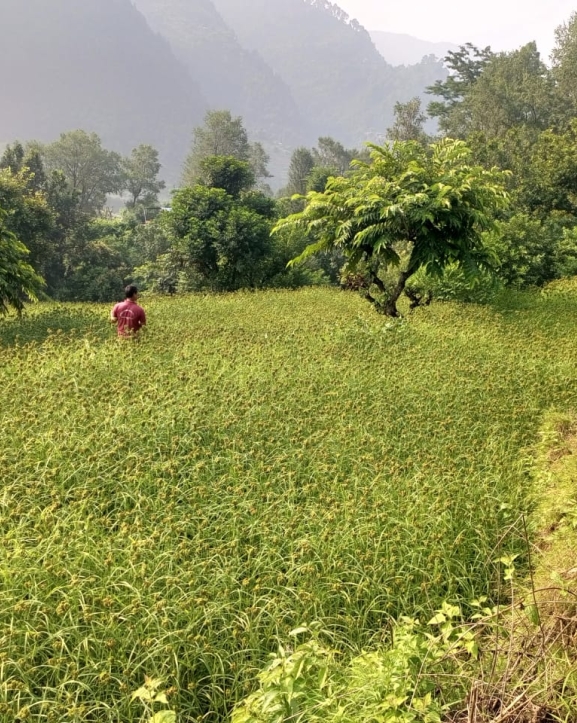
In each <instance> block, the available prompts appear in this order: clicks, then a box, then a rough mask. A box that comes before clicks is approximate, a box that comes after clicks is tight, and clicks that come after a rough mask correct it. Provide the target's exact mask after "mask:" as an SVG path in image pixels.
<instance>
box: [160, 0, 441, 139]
mask: <svg viewBox="0 0 577 723" xmlns="http://www.w3.org/2000/svg"><path fill="white" fill-rule="evenodd" d="M167 1H168V0H167ZM214 4H215V6H216V7H217V9H218V11H219V12H220V14H221V15H222V16H223V18H224V20H225V21H226V22H227V23H228V25H229V26H230V27H231V28H232V29H233V30H234V31H235V33H236V34H237V36H238V38H239V40H240V42H241V43H242V44H243V45H244V46H245V47H247V48H249V49H251V50H255V51H256V50H258V52H259V53H260V54H261V55H262V56H263V58H264V59H265V60H266V61H267V62H268V63H269V65H270V66H271V67H272V68H273V70H274V71H276V72H277V73H278V74H279V75H280V76H281V77H282V78H283V79H284V80H285V81H286V82H287V84H288V86H289V87H290V89H291V91H292V94H293V97H294V98H295V100H296V102H297V104H298V105H299V107H300V110H301V113H302V114H303V115H306V116H307V118H308V119H309V120H310V123H311V125H312V126H313V128H314V129H315V130H316V132H317V134H319V135H320V134H324V135H327V134H329V135H334V136H336V137H337V138H339V139H340V140H342V141H344V142H345V143H347V144H354V143H358V142H360V141H362V140H363V139H365V138H367V137H374V136H375V135H376V134H379V133H383V132H384V131H385V129H386V128H387V126H389V125H390V124H391V122H392V119H393V109H394V105H395V102H396V101H405V100H408V99H409V98H411V97H413V96H415V95H420V94H421V93H422V92H423V91H424V89H425V87H426V86H428V85H431V84H432V83H434V81H435V80H437V78H441V77H444V74H445V71H444V69H443V67H442V64H441V63H431V62H427V63H425V64H423V65H419V66H416V67H415V68H411V69H395V68H393V67H392V66H390V65H388V64H387V63H386V62H385V61H384V60H383V58H382V57H381V55H380V54H379V52H378V51H377V49H376V48H375V46H374V44H373V42H372V40H371V37H370V35H369V33H368V32H367V31H366V30H365V29H364V28H363V27H362V26H361V25H359V23H357V22H356V21H354V20H353V21H351V20H350V19H349V18H348V16H347V15H346V13H345V12H344V11H343V10H341V9H340V8H339V7H338V6H337V5H334V4H332V3H330V2H328V1H327V0H274V2H271V0H214Z"/></svg>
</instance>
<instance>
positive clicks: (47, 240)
mask: <svg viewBox="0 0 577 723" xmlns="http://www.w3.org/2000/svg"><path fill="white" fill-rule="evenodd" d="M0 208H2V209H4V211H5V212H6V214H7V215H6V217H5V218H4V224H5V226H6V228H7V229H8V230H10V231H12V232H13V233H14V234H15V235H16V237H17V238H18V239H19V241H20V242H21V243H23V244H24V245H25V246H26V248H27V249H28V251H29V252H30V257H29V263H30V264H31V265H32V266H33V267H34V268H35V269H36V270H37V271H39V272H42V271H43V270H44V268H45V265H46V264H47V263H49V261H50V259H51V257H52V256H53V255H54V253H55V252H56V249H54V245H53V237H52V231H53V229H54V225H55V221H56V219H55V214H54V212H53V211H52V209H51V208H50V206H49V204H48V201H47V198H46V194H45V193H43V192H42V191H38V190H37V189H36V188H35V184H34V176H33V175H32V173H31V172H30V171H29V170H28V168H27V167H26V166H23V167H22V168H21V169H20V170H18V171H16V172H13V171H11V170H10V169H4V170H0Z"/></svg>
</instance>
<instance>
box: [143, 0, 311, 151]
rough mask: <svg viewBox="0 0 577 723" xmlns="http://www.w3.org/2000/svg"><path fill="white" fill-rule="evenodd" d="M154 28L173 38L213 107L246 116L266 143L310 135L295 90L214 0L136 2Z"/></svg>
mask: <svg viewBox="0 0 577 723" xmlns="http://www.w3.org/2000/svg"><path fill="white" fill-rule="evenodd" d="M135 2H136V5H137V7H138V8H139V9H140V10H141V11H142V12H143V13H144V15H145V16H146V18H147V20H148V22H149V23H150V25H151V27H152V28H154V29H155V30H156V31H157V32H159V33H161V34H162V35H163V36H164V37H165V38H166V39H167V40H169V41H170V43H171V45H172V47H173V50H174V52H175V53H176V55H177V57H178V58H179V59H180V60H181V61H182V62H183V63H184V64H185V65H186V67H187V68H188V70H189V72H190V74H191V75H192V77H193V78H194V79H195V80H196V81H197V83H198V85H199V87H200V88H201V90H202V92H203V94H204V96H205V97H206V99H207V101H208V103H209V104H210V106H211V107H212V108H227V109H229V110H231V111H232V112H233V113H234V114H237V115H241V116H242V117H243V119H244V121H245V124H246V126H247V127H248V129H249V131H250V132H251V135H252V136H254V137H255V138H257V139H258V140H260V141H274V142H284V143H293V144H295V143H299V142H302V141H303V140H304V139H305V138H307V137H308V133H307V124H306V122H305V121H304V119H303V117H302V116H301V114H300V112H299V109H298V107H297V105H296V103H295V101H294V99H293V97H292V94H291V91H290V89H289V87H288V86H287V85H286V83H285V82H284V81H283V80H282V78H281V77H279V76H278V75H276V74H275V73H273V71H272V70H271V68H270V67H269V66H268V65H267V64H266V62H265V61H264V60H263V59H262V58H261V57H260V55H259V54H258V52H256V50H257V49H254V50H250V51H249V50H245V49H244V48H243V47H242V46H241V45H240V43H239V42H238V40H237V38H236V36H235V34H234V32H233V31H232V30H231V29H230V28H229V27H228V26H227V24H226V23H225V22H224V20H223V19H222V17H221V16H220V15H219V13H218V11H217V9H216V7H215V6H214V5H213V3H212V2H211V0H135Z"/></svg>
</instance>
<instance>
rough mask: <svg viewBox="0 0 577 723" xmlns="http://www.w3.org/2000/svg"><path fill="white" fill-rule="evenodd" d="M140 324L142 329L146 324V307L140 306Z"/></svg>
mask: <svg viewBox="0 0 577 723" xmlns="http://www.w3.org/2000/svg"><path fill="white" fill-rule="evenodd" d="M139 326H140V328H141V329H142V327H143V326H146V314H145V312H144V309H143V308H142V307H141V308H140V319H139Z"/></svg>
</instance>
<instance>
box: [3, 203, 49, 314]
mask: <svg viewBox="0 0 577 723" xmlns="http://www.w3.org/2000/svg"><path fill="white" fill-rule="evenodd" d="M6 218H7V213H6V211H4V210H3V209H2V208H0V313H3V314H5V313H6V312H7V311H8V310H9V309H10V308H13V309H15V310H16V311H17V312H19V313H20V312H21V311H22V309H23V308H24V302H25V300H26V298H29V299H36V296H37V294H38V292H39V291H40V290H41V289H42V285H43V281H42V278H41V277H40V276H39V275H38V274H37V273H36V272H35V271H34V269H33V268H32V266H30V264H29V263H28V261H27V257H28V249H27V248H26V246H24V244H23V243H22V242H21V241H19V240H18V239H17V237H16V236H15V235H14V234H13V233H12V231H10V230H9V229H8V227H7V225H6Z"/></svg>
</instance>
